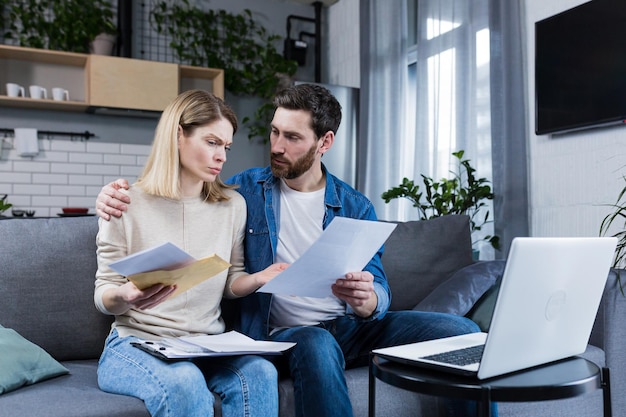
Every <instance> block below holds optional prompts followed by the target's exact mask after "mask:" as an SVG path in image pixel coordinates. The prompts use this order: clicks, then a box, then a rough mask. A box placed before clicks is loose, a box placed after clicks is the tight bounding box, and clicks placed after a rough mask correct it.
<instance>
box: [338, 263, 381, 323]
mask: <svg viewBox="0 0 626 417" xmlns="http://www.w3.org/2000/svg"><path fill="white" fill-rule="evenodd" d="M332 290H333V294H334V295H335V297H337V298H339V299H340V300H343V301H345V302H346V303H348V304H349V305H350V306H351V307H352V309H353V310H354V312H355V313H356V314H357V315H358V316H360V317H369V316H371V315H372V313H373V312H374V310H376V305H377V304H378V297H376V293H375V292H374V276H373V275H372V274H371V273H369V272H367V271H360V272H349V273H347V274H346V276H345V277H344V278H340V279H338V280H337V281H335V283H334V284H333V286H332Z"/></svg>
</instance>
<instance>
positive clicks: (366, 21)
mask: <svg viewBox="0 0 626 417" xmlns="http://www.w3.org/2000/svg"><path fill="white" fill-rule="evenodd" d="M405 11H406V0H363V1H361V3H360V20H361V25H360V27H361V30H360V36H361V38H360V48H361V54H360V56H361V61H360V66H361V88H360V96H359V97H360V100H359V101H360V103H359V104H360V105H359V107H360V117H359V131H360V132H364V133H363V134H362V135H361V137H360V138H359V141H358V144H357V154H358V157H357V188H358V189H359V190H360V191H361V192H363V193H364V194H365V195H366V196H368V197H369V198H370V199H371V200H372V203H373V204H374V208H375V209H376V213H377V215H378V218H380V219H386V220H391V219H393V218H395V215H394V213H393V212H392V211H393V207H390V206H388V205H386V204H385V203H384V201H383V200H382V198H381V197H380V196H381V194H382V193H383V192H384V191H385V190H387V189H388V188H390V187H391V186H393V185H395V183H396V182H397V179H398V176H399V170H398V169H399V167H398V152H399V151H401V150H402V147H403V146H405V136H406V134H405V123H404V120H405V117H406V115H405V108H406V96H405V95H404V92H405V91H406V80H407V73H406V63H407V58H406V33H407V30H406V27H407V24H406V16H405Z"/></svg>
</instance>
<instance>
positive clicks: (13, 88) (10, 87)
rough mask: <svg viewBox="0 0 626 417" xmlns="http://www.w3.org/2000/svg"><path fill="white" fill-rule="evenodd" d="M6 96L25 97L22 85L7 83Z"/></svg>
mask: <svg viewBox="0 0 626 417" xmlns="http://www.w3.org/2000/svg"><path fill="white" fill-rule="evenodd" d="M7 96H9V97H19V96H22V97H26V94H25V93H24V87H22V86H21V85H19V84H15V83H7Z"/></svg>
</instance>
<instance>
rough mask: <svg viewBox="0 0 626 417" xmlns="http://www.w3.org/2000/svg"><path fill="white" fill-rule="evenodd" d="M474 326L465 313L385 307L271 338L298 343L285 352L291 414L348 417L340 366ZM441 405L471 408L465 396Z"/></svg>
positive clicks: (451, 411) (460, 410)
mask: <svg viewBox="0 0 626 417" xmlns="http://www.w3.org/2000/svg"><path fill="white" fill-rule="evenodd" d="M477 331H480V329H479V327H478V326H477V325H476V324H475V323H474V322H473V321H471V320H469V319H467V318H465V317H459V316H455V315H450V314H442V313H426V312H420V311H390V312H388V313H387V314H386V315H385V316H384V317H383V318H382V319H380V320H373V321H360V320H356V319H355V318H354V317H351V316H345V317H340V318H338V319H336V320H332V321H329V322H325V323H322V324H320V325H319V326H306V327H304V326H303V327H294V328H290V329H285V330H282V331H279V332H276V333H275V334H274V335H273V336H272V339H273V340H277V341H290V342H297V345H296V346H295V347H294V348H293V349H292V350H290V351H289V352H288V353H286V354H285V355H287V360H288V364H289V370H290V373H291V377H292V378H293V382H294V394H295V405H296V416H298V417H313V416H315V417H331V416H335V417H349V416H352V415H353V412H352V405H351V404H350V397H349V395H348V388H347V385H346V380H345V377H344V373H343V371H344V368H346V367H348V368H349V367H355V366H362V365H366V364H367V363H368V360H369V354H370V351H371V350H373V349H377V348H382V347H388V346H395V345H401V344H406V343H414V342H421V341H425V340H431V339H438V338H441V337H447V336H455V335H459V334H465V333H473V332H477ZM446 408H447V409H448V413H447V415H449V416H457V415H458V416H464V417H465V416H468V417H469V416H473V415H475V408H476V407H475V404H474V403H468V402H467V401H447V402H446ZM494 411H496V410H494ZM495 415H497V414H494V416H495Z"/></svg>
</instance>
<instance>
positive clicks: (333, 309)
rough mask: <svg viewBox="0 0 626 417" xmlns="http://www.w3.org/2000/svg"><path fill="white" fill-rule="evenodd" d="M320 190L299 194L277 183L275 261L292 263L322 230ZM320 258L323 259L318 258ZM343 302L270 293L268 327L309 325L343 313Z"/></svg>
mask: <svg viewBox="0 0 626 417" xmlns="http://www.w3.org/2000/svg"><path fill="white" fill-rule="evenodd" d="M324 192H325V189H324V188H322V189H321V190H318V191H313V192H310V193H303V192H300V191H296V190H293V189H291V188H289V187H288V186H287V184H285V182H284V181H283V180H281V183H280V229H279V233H278V246H277V248H276V262H287V263H293V262H294V261H296V260H297V259H298V258H299V257H300V256H301V255H302V254H303V253H304V252H305V251H306V250H307V249H308V248H309V247H310V246H311V245H312V244H313V242H315V241H316V240H317V238H318V237H319V236H320V234H321V233H322V230H323V228H322V224H323V221H324ZM320 261H323V260H320ZM344 313H345V304H344V302H343V301H341V300H340V299H338V298H337V297H335V296H331V297H326V298H311V297H296V296H284V295H274V298H273V300H272V308H271V311H270V326H271V327H272V328H274V329H276V328H284V327H294V326H311V325H316V324H318V323H320V322H322V321H326V320H332V319H334V318H336V317H339V316H343V315H344Z"/></svg>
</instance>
